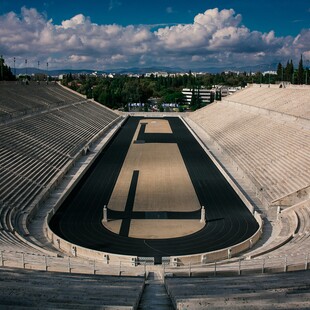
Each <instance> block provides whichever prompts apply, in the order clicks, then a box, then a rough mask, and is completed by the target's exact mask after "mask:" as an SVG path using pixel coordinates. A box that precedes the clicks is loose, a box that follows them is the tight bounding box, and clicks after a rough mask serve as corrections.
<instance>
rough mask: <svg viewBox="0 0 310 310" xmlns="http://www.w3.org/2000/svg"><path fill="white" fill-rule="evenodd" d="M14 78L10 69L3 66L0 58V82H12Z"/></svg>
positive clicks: (3, 63) (0, 57) (2, 60)
mask: <svg viewBox="0 0 310 310" xmlns="http://www.w3.org/2000/svg"><path fill="white" fill-rule="evenodd" d="M14 80H15V76H14V75H13V74H12V71H11V68H10V67H8V66H7V65H6V64H5V61H4V58H3V57H2V55H1V56H0V81H14Z"/></svg>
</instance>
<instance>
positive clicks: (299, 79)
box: [297, 55, 304, 84]
mask: <svg viewBox="0 0 310 310" xmlns="http://www.w3.org/2000/svg"><path fill="white" fill-rule="evenodd" d="M297 82H298V84H303V82H304V66H303V61H302V55H300V60H299V64H298V71H297Z"/></svg>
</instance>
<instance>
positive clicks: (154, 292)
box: [138, 271, 173, 310]
mask: <svg viewBox="0 0 310 310" xmlns="http://www.w3.org/2000/svg"><path fill="white" fill-rule="evenodd" d="M144 309H147V310H159V309H160V310H172V309H173V305H172V302H171V300H170V298H169V296H168V294H167V291H166V288H165V285H164V281H163V278H162V275H161V274H160V272H159V271H155V272H149V274H148V278H147V280H146V281H145V288H144V291H143V294H142V298H141V300H140V304H139V307H138V310H144Z"/></svg>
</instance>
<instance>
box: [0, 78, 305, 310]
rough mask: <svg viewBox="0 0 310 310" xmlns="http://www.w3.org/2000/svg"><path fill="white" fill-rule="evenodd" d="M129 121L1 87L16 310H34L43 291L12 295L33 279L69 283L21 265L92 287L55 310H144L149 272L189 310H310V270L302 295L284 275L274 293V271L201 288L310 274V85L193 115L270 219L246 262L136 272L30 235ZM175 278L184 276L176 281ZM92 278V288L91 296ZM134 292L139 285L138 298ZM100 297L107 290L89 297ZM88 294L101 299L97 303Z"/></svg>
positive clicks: (2, 202) (25, 88)
mask: <svg viewBox="0 0 310 310" xmlns="http://www.w3.org/2000/svg"><path fill="white" fill-rule="evenodd" d="M153 115H154V114H153ZM125 117H126V115H119V114H117V113H115V112H113V111H111V110H109V109H107V108H105V107H103V106H101V105H99V104H97V103H95V102H93V101H91V100H86V99H85V98H84V97H83V96H80V95H78V94H76V93H74V92H71V91H69V90H67V89H64V88H63V87H61V86H60V85H57V84H52V83H50V84H48V85H37V84H30V85H22V84H16V83H1V84H0V137H1V138H0V255H1V256H0V267H1V270H0V279H1V281H2V280H3V285H4V287H6V286H7V287H8V288H9V289H7V290H6V291H3V292H2V295H1V300H2V301H6V304H5V305H11V306H12V305H17V304H16V303H20V305H22V304H23V303H24V304H25V303H26V302H27V303H28V305H29V306H34V300H35V298H38V295H36V297H35V296H34V295H31V294H35V292H34V293H31V294H28V293H27V290H26V289H25V291H24V292H25V294H24V295H23V297H22V300H14V302H15V304H14V303H13V301H12V299H10V298H9V297H8V296H9V295H10V294H11V293H12V292H13V291H17V290H22V288H21V287H20V286H19V287H18V286H17V285H21V283H24V285H25V286H26V285H27V283H28V284H29V285H31V281H30V280H29V279H30V278H33V281H34V282H35V283H37V284H38V285H39V286H42V287H44V285H43V283H47V285H51V286H56V287H58V286H57V285H58V284H56V283H55V282H57V281H56V280H55V281H54V282H53V281H52V280H51V279H52V278H51V277H50V276H49V275H48V273H41V272H39V271H34V270H32V271H31V272H29V273H28V271H26V270H20V269H19V268H22V269H38V270H45V271H46V270H48V271H58V272H59V271H60V272H66V274H64V273H61V274H59V276H57V278H58V277H59V279H68V281H73V283H76V282H81V283H87V285H86V284H85V285H83V290H79V289H80V287H79V288H77V287H75V286H74V285H73V286H72V288H71V289H69V288H66V287H61V288H59V289H60V291H63V292H68V294H67V295H66V298H67V299H61V298H60V299H59V300H58V301H57V302H58V304H55V306H59V307H60V306H64V305H65V304H67V305H68V304H71V305H74V306H76V307H77V305H80V307H81V308H83V307H91V306H94V305H95V306H98V305H99V304H100V305H106V306H109V307H111V309H112V308H113V307H116V308H117V309H136V308H137V307H138V304H139V300H140V298H141V295H142V294H143V291H145V290H146V289H145V288H144V284H145V283H147V282H145V280H144V279H141V277H140V275H141V274H144V275H145V276H147V274H148V270H147V268H149V270H152V271H153V270H155V271H156V272H157V273H160V274H161V275H163V276H164V277H162V278H161V279H162V280H163V279H164V278H165V275H167V278H166V280H165V287H166V290H167V292H168V295H169V296H170V297H171V300H172V303H173V305H174V307H175V308H177V309H181V308H182V307H185V306H186V307H189V308H193V309H195V308H197V309H203V307H204V306H206V305H209V306H210V307H211V306H212V305H213V306H214V305H215V301H219V298H221V304H218V305H219V306H221V307H232V306H234V307H237V306H240V307H241V306H242V305H243V306H245V303H246V302H247V306H248V304H249V303H251V301H252V302H253V300H255V301H256V302H257V303H258V302H259V301H260V300H259V299H260V297H259V296H261V294H266V295H267V296H269V297H270V298H269V300H268V302H269V303H268V302H267V301H266V303H260V306H261V308H260V309H269V308H268V307H269V306H270V302H271V303H272V302H273V300H278V302H279V303H281V302H288V303H290V305H291V308H294V307H295V306H296V308H297V306H298V305H299V307H301V308H302V307H305V305H307V301H308V298H309V296H308V291H307V290H305V289H304V288H305V287H309V283H308V282H307V278H308V272H307V271H303V272H302V273H301V275H302V276H301V277H300V273H298V275H297V274H295V273H294V274H292V275H291V277H292V280H291V281H292V283H295V284H294V287H291V285H288V284H287V282H286V280H285V279H284V278H282V277H281V275H272V278H268V279H271V282H270V285H269V286H264V287H263V288H262V286H263V285H262V282H263V281H264V277H265V276H266V275H262V276H260V277H259V278H257V277H256V276H253V275H251V276H247V277H246V278H243V277H241V278H242V279H240V280H235V279H236V278H233V279H234V280H233V281H229V282H230V283H236V286H233V285H231V287H228V286H227V287H226V286H225V287H224V288H223V287H222V283H224V282H225V281H226V280H225V279H226V278H221V277H216V278H215V279H212V280H211V279H209V280H208V279H204V280H201V281H199V280H198V279H193V277H194V276H195V275H197V276H200V277H201V276H205V277H210V276H214V275H217V276H221V275H225V276H226V275H243V274H252V273H270V272H279V271H293V270H307V269H308V268H309V264H308V259H309V256H308V255H309V252H310V251H309V249H310V200H309V192H310V189H309V188H310V88H309V87H305V86H304V87H294V86H288V87H285V88H284V87H282V88H280V87H279V86H274V85H271V87H268V85H254V86H251V87H248V88H246V89H244V90H241V91H239V92H237V93H235V94H233V95H231V96H228V97H226V98H225V99H224V100H223V101H220V102H215V103H213V104H211V105H209V106H207V107H205V108H203V109H200V110H198V111H196V112H194V113H189V114H187V115H185V114H184V116H183V119H184V121H185V122H186V123H187V124H188V125H189V126H190V127H191V129H192V130H193V131H194V133H195V135H196V136H197V139H199V140H200V142H201V143H203V144H204V145H205V146H206V148H207V149H208V150H209V151H210V153H211V154H212V155H213V157H214V160H216V161H217V162H218V163H219V164H220V165H221V166H222V167H223V169H225V171H226V172H227V173H228V174H229V175H230V176H231V178H232V179H233V180H234V182H235V183H236V185H237V186H238V187H239V188H240V190H241V191H242V192H243V193H244V194H245V195H246V196H247V197H248V199H249V200H250V201H251V202H252V204H253V206H254V208H255V210H256V211H257V212H259V213H261V214H262V215H263V217H264V227H263V235H262V238H261V240H260V241H259V242H258V243H257V244H256V245H255V246H253V248H252V249H250V250H249V251H247V252H245V253H242V254H241V255H238V257H233V258H231V259H225V260H221V261H220V262H219V261H217V262H214V263H208V264H202V265H197V266H195V265H191V264H189V265H183V266H178V264H170V265H163V266H158V267H157V268H156V266H147V267H146V266H145V265H144V266H130V265H125V264H122V262H121V261H120V262H119V263H118V264H115V265H106V264H105V263H104V262H102V261H100V260H94V259H85V258H79V257H74V255H70V253H63V252H60V251H59V250H58V249H56V248H54V247H53V246H52V244H51V243H48V242H47V239H46V238H45V236H44V235H45V232H44V231H43V228H40V229H38V231H36V230H35V229H33V227H32V228H30V226H31V222H32V219H33V218H34V217H42V218H45V217H46V215H47V212H48V211H46V209H45V208H44V202H45V201H47V199H48V197H50V196H51V195H52V194H53V193H55V192H56V193H57V190H58V189H59V188H61V187H63V188H64V189H66V185H65V186H63V185H62V184H63V183H64V182H67V183H65V184H68V183H70V181H71V179H72V176H73V175H74V170H78V169H80V167H81V166H83V165H84V166H87V165H85V162H82V163H81V164H80V166H79V162H80V160H81V158H84V159H85V158H87V157H88V156H92V155H93V153H94V152H95V151H96V152H98V151H100V148H102V146H103V145H104V144H100V143H101V142H102V141H103V140H104V139H106V138H107V136H109V135H111V134H113V132H115V131H116V130H117V128H118V127H119V126H120V124H121V123H122V121H123V120H124V118H125ZM89 151H90V152H89ZM84 155H87V156H84ZM84 168H85V167H84ZM86 168H87V167H86ZM8 268H13V269H8ZM68 273H87V274H100V275H103V276H101V277H100V276H98V277H100V278H97V277H92V276H90V275H84V276H83V275H74V276H73V275H68ZM113 275H118V276H119V275H122V276H124V275H134V277H133V278H130V279H129V280H128V277H122V278H119V280H117V281H116V280H115V279H114V278H113V277H111V276H113ZM172 275H173V276H174V277H173V278H171V277H169V276H172ZM54 276H55V275H53V277H54ZM178 276H182V277H184V276H186V278H185V279H182V281H181V280H180V279H179V278H176V277H178ZM188 276H191V277H192V279H189V278H188ZM14 278H18V279H22V280H20V281H22V282H18V284H15V285H14V284H13V282H14V281H13V282H12V281H11V279H14ZM194 278H195V277H194ZM297 278H298V279H299V281H296V279H297ZM48 279H50V280H48ZM122 279H123V281H122ZM27 281H28V282H27ZM29 281H30V282H29ZM49 281H50V282H49ZM65 281H67V280H65ZM126 281H127V282H126ZM128 281H129V282H130V281H131V282H130V283H129V282H128ZM238 281H241V282H238ZM242 281H244V282H242ZM249 281H250V282H251V283H252V284H251V285H252V286H253V288H252V286H251V288H252V289H253V290H252V291H251V294H252V295H251V294H248V295H247V297H246V300H245V299H243V300H242V301H241V299H240V298H241V297H242V287H243V286H246V285H247V284H246V283H248V282H249ZM89 282H91V283H92V285H91V286H89V288H87V287H88V285H89ZM112 282H113V288H114V291H118V295H117V296H118V298H116V299H113V301H112V302H110V303H108V300H109V298H108V296H110V295H111V294H110V293H111V291H109V290H108V289H107V290H105V289H104V287H105V285H107V286H108V284H107V283H112ZM198 282H199V283H198ZM5 283H7V285H6V284H5ZM40 283H41V284H40ZM49 283H50V284H49ZM57 283H59V281H58V282H57ZM176 283H177V284H176ZM225 283H227V282H225ZM283 283H284V284H283ZM176 285H177V288H176ZM277 285H278V286H277ZM205 286H207V287H208V292H209V293H207V292H206V291H205V289H204V287H205ZM100 287H103V288H102V289H100ZM124 287H125V288H135V289H133V290H132V291H129V290H127V291H126V289H125V290H124ZM219 287H221V289H220V288H219ZM258 287H260V291H258V293H257V294H256V295H255V294H254V293H253V291H254V290H256V289H257V288H258ZM277 287H278V288H281V289H283V290H286V291H287V293H290V292H291V291H292V290H294V293H295V295H294V297H296V293H298V298H299V299H296V298H295V299H294V298H291V299H285V297H284V296H282V297H281V298H278V297H277V296H275V295H274V290H275V289H276V288H277ZM211 288H212V294H211V293H210V292H211V291H210V290H211ZM225 289H226V291H225ZM227 290H229V291H230V292H233V293H234V294H235V295H234V294H231V297H229V298H230V302H228V300H224V298H223V294H226V292H227ZM94 291H96V292H97V294H95V293H94V295H89V294H90V292H94ZM69 292H70V293H69ZM109 292H110V293H109ZM125 292H126V293H125ZM130 292H131V293H130ZM190 292H193V293H192V294H191V293H190ZM194 292H195V293H194ZM243 292H244V290H243ZM247 293H250V292H247ZM44 294H45V293H44ZM49 294H50V292H48V290H47V291H46V295H44V298H40V302H41V304H42V305H47V306H49V307H52V306H53V303H47V302H46V300H51V299H50V298H51V295H49ZM64 295H65V294H64ZM88 295H89V296H91V298H90V299H89V300H92V301H87V298H88ZM219 296H221V297H219ZM238 296H239V297H238ZM2 297H3V298H2ZM100 298H102V300H101V299H100ZM277 298H278V299H277ZM25 300H26V301H25ZM110 300H112V299H110ZM55 302H56V301H55ZM0 303H1V302H0ZM122 307H123V308H122ZM167 307H168V306H167ZM167 309H168V308H167Z"/></svg>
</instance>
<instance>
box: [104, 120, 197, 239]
mask: <svg viewBox="0 0 310 310" xmlns="http://www.w3.org/2000/svg"><path fill="white" fill-rule="evenodd" d="M141 123H142V124H146V127H145V133H161V134H163V133H164V134H171V133H172V130H171V128H170V126H169V122H168V121H167V120H159V119H156V120H152V119H145V120H141V121H140V123H139V125H138V126H137V130H136V133H135V135H134V138H133V140H132V143H131V145H130V148H129V150H128V153H127V156H126V159H125V161H124V164H123V167H122V169H121V172H120V174H119V177H118V180H117V183H116V185H115V187H114V190H113V193H112V196H111V198H110V201H109V204H108V208H109V209H111V210H115V211H124V210H125V206H126V202H127V198H128V193H129V188H130V184H131V180H132V175H133V171H139V178H138V184H137V188H136V193H135V199H134V206H133V211H134V212H139V211H140V212H163V211H166V212H172V211H174V212H191V211H197V210H199V209H200V208H201V207H200V204H199V201H198V198H197V195H196V192H195V189H194V187H193V185H192V182H191V179H190V177H189V175H188V172H187V169H186V166H185V164H184V161H183V158H182V156H181V153H180V150H179V148H178V145H177V144H175V143H165V144H163V143H135V141H136V140H137V137H138V133H139V130H140V126H141ZM117 226H118V225H106V227H107V228H108V229H110V230H112V231H113V232H115V233H118V232H119V229H117ZM172 228H173V229H172ZM201 228H202V226H201V225H199V221H198V220H191V221H190V220H183V221H182V222H181V221H180V220H169V221H167V220H166V221H163V220H162V219H158V220H135V221H132V222H131V226H130V230H129V236H130V237H143V236H144V238H148V237H149V238H172V237H178V236H183V235H187V234H189V233H193V232H195V231H197V230H200V229H201Z"/></svg>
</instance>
